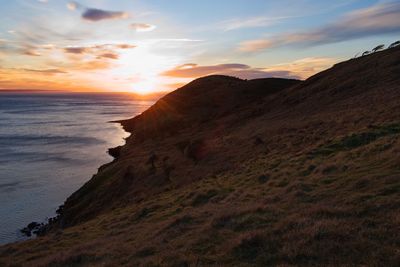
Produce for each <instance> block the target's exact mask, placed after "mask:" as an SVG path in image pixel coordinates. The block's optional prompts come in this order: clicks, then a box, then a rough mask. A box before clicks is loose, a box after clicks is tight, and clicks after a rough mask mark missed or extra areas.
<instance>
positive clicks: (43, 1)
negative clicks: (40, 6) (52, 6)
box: [38, 0, 49, 4]
mask: <svg viewBox="0 0 400 267" xmlns="http://www.w3.org/2000/svg"><path fill="white" fill-rule="evenodd" d="M38 2H40V3H44V4H47V3H48V2H49V1H48V0H38Z"/></svg>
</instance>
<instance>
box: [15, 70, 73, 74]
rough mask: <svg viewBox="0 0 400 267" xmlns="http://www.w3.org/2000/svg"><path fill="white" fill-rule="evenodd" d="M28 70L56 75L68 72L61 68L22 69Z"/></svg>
mask: <svg viewBox="0 0 400 267" xmlns="http://www.w3.org/2000/svg"><path fill="white" fill-rule="evenodd" d="M22 70H23V71H26V72H35V73H42V74H47V75H54V74H64V73H67V72H66V71H63V70H60V69H22Z"/></svg>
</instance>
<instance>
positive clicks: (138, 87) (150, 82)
mask: <svg viewBox="0 0 400 267" xmlns="http://www.w3.org/2000/svg"><path fill="white" fill-rule="evenodd" d="M156 87H157V85H156V78H155V77H153V78H145V79H144V80H142V81H140V82H136V83H135V84H134V85H133V92H135V93H137V94H140V95H147V94H150V93H154V92H156V91H157V88H156Z"/></svg>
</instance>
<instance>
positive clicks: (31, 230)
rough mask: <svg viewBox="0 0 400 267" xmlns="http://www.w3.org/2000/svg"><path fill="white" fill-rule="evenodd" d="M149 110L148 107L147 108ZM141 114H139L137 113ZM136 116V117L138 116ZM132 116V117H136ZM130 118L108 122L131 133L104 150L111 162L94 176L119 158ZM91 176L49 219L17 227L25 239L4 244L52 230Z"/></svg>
mask: <svg viewBox="0 0 400 267" xmlns="http://www.w3.org/2000/svg"><path fill="white" fill-rule="evenodd" d="M146 110H147V109H146ZM137 116H139V115H137ZM137 116H135V117H137ZM135 117H133V118H130V119H134V118H135ZM130 119H126V120H115V121H108V122H106V123H112V124H118V125H119V128H120V129H121V130H122V131H124V132H126V133H128V134H129V135H128V136H127V137H123V138H122V140H121V142H123V143H122V144H121V145H119V146H116V147H110V148H107V149H106V150H105V151H104V152H105V153H106V154H108V155H109V156H111V157H112V160H111V161H109V162H106V163H104V164H102V165H100V166H99V167H97V172H96V173H95V174H93V176H92V178H93V177H94V176H95V175H97V174H98V173H99V172H101V171H102V170H103V169H104V168H106V167H107V166H109V165H110V164H112V163H113V162H114V161H115V160H117V159H118V157H119V155H120V151H121V149H122V148H123V147H125V146H126V145H127V142H126V141H127V139H128V138H129V137H131V135H132V133H131V132H129V131H127V130H126V129H125V127H124V125H123V123H122V122H123V121H127V120H130ZM92 178H90V179H89V180H87V181H86V182H85V183H84V184H82V185H81V186H80V187H79V188H78V189H77V190H75V191H74V192H72V193H71V194H70V195H69V196H68V197H67V198H66V199H65V200H64V202H63V203H62V204H61V205H59V206H58V208H57V209H56V211H55V215H54V216H52V217H48V218H47V220H44V221H41V222H37V221H32V222H30V223H28V224H27V225H26V226H25V227H23V228H22V229H17V231H18V232H19V233H20V234H22V236H23V237H24V239H23V240H16V241H13V242H9V243H4V244H2V245H8V244H12V243H15V242H21V241H24V240H30V239H35V238H37V237H40V236H43V235H45V234H47V233H48V232H49V231H51V229H53V227H54V226H55V225H58V224H60V222H59V219H60V217H61V216H62V212H63V209H64V204H65V202H66V201H67V200H68V199H69V198H70V197H71V196H72V195H73V194H74V193H75V192H77V191H79V190H80V189H81V188H82V187H83V186H84V185H85V184H86V183H88V182H90V180H91V179H92Z"/></svg>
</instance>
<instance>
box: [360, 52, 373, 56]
mask: <svg viewBox="0 0 400 267" xmlns="http://www.w3.org/2000/svg"><path fill="white" fill-rule="evenodd" d="M369 54H371V52H370V51H365V52H364V53H362V55H361V56H362V57H363V56H366V55H369Z"/></svg>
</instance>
